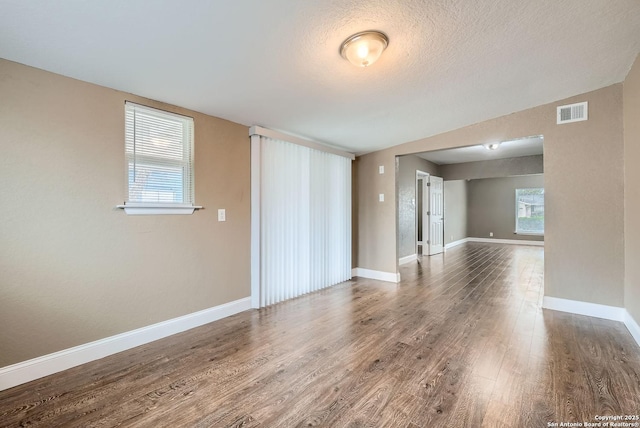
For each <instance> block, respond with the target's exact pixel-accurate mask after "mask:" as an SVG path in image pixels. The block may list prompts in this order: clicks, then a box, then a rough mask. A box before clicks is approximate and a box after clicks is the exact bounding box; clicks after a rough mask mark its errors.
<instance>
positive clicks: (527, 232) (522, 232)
mask: <svg viewBox="0 0 640 428" xmlns="http://www.w3.org/2000/svg"><path fill="white" fill-rule="evenodd" d="M521 190H542V199H543V202H544V187H520V188H516V189H515V204H514V205H515V216H514V217H515V218H514V220H515V228H514V232H513V233H514V234H516V235H523V236H544V215H543V218H542V232H537V231H530V230H519V218H520V217H519V215H518V214H519V206H518V205H519V200H518V196H519V195H518V193H519V192H520V191H521ZM543 206H544V205H543Z"/></svg>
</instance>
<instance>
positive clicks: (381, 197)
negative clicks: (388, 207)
mask: <svg viewBox="0 0 640 428" xmlns="http://www.w3.org/2000/svg"><path fill="white" fill-rule="evenodd" d="M378 200H379V201H380V202H384V193H380V194H379V195H378Z"/></svg>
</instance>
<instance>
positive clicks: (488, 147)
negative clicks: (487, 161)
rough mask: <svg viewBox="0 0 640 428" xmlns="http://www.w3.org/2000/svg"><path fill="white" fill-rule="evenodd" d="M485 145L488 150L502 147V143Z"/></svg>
mask: <svg viewBox="0 0 640 428" xmlns="http://www.w3.org/2000/svg"><path fill="white" fill-rule="evenodd" d="M483 146H484V148H485V149H487V150H498V147H500V143H490V144H483Z"/></svg>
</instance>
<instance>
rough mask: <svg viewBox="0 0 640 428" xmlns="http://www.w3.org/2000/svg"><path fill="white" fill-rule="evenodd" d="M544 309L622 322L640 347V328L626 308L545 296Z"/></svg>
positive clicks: (543, 300)
mask: <svg viewBox="0 0 640 428" xmlns="http://www.w3.org/2000/svg"><path fill="white" fill-rule="evenodd" d="M542 307H543V308H545V309H552V310H554V311H561V312H569V313H572V314H578V315H586V316H589V317H595V318H603V319H606V320H612V321H620V322H622V323H624V325H625V326H626V327H627V330H629V333H631V336H632V337H633V339H634V340H635V341H636V343H637V344H638V346H640V326H639V325H638V323H637V322H636V320H634V319H633V317H632V316H631V314H630V313H629V312H627V310H626V309H625V308H621V307H618V306H607V305H599V304H597V303H589V302H580V301H577V300H567V299H560V298H558V297H549V296H544V298H543V299H542Z"/></svg>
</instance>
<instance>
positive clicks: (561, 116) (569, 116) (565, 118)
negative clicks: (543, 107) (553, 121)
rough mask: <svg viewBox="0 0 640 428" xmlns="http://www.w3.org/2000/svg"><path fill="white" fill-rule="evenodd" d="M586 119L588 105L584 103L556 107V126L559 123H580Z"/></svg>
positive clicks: (587, 116)
mask: <svg viewBox="0 0 640 428" xmlns="http://www.w3.org/2000/svg"><path fill="white" fill-rule="evenodd" d="M588 118H589V104H588V103H587V102H586V101H585V102H583V103H576V104H569V105H566V106H559V107H558V125H560V124H561V123H571V122H580V121H582V120H587V119H588Z"/></svg>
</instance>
